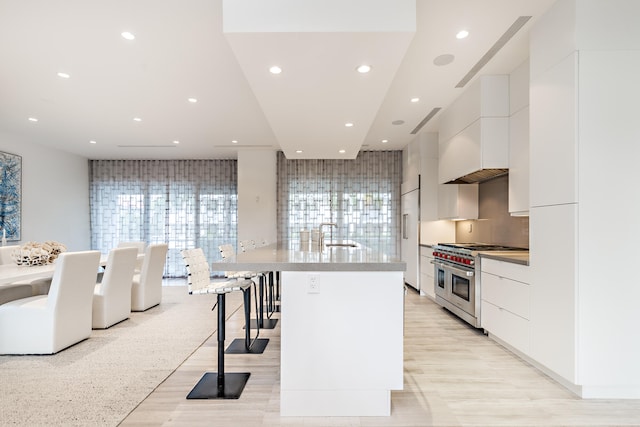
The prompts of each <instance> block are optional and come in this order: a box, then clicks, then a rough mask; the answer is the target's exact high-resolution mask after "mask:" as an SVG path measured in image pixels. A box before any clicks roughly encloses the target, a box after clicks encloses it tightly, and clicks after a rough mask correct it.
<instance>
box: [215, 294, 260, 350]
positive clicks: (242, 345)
mask: <svg viewBox="0 0 640 427" xmlns="http://www.w3.org/2000/svg"><path fill="white" fill-rule="evenodd" d="M254 286H255V284H254ZM242 293H243V300H244V324H245V326H244V330H245V332H244V341H243V340H242V339H240V338H237V339H235V340H233V341H232V342H231V344H229V347H227V350H226V351H225V353H226V354H262V353H264V350H265V349H266V348H267V344H269V339H268V338H260V327H259V325H257V327H256V328H255V329H256V337H255V338H254V339H253V340H252V339H251V288H250V287H249V288H247V289H246V290H244V291H242ZM256 302H257V301H256ZM247 325H248V326H249V327H247Z"/></svg>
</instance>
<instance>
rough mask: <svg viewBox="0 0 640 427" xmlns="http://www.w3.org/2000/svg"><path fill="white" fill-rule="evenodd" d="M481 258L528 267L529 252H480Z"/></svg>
mask: <svg viewBox="0 0 640 427" xmlns="http://www.w3.org/2000/svg"><path fill="white" fill-rule="evenodd" d="M480 256H481V257H482V258H489V259H495V260H498V261H504V262H512V263H514V264H523V265H529V251H487V252H480Z"/></svg>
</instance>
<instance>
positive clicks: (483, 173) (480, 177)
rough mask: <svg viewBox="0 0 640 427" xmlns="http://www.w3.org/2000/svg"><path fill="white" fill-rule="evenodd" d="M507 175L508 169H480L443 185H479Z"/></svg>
mask: <svg viewBox="0 0 640 427" xmlns="http://www.w3.org/2000/svg"><path fill="white" fill-rule="evenodd" d="M508 173H509V169H503V168H496V169H480V170H477V171H475V172H471V173H469V174H466V175H465V176H461V177H459V178H456V179H453V180H451V181H448V182H445V184H479V183H481V182H485V181H488V180H490V179H493V178H497V177H499V176H503V175H506V174H508Z"/></svg>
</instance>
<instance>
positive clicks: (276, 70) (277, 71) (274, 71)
mask: <svg viewBox="0 0 640 427" xmlns="http://www.w3.org/2000/svg"><path fill="white" fill-rule="evenodd" d="M269 72H270V73H271V74H280V73H281V72H282V68H280V67H278V66H277V65H274V66H273V67H271V68H269Z"/></svg>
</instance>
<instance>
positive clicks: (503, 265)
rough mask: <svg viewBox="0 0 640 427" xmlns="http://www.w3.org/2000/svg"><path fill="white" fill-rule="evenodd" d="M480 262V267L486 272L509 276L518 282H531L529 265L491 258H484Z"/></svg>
mask: <svg viewBox="0 0 640 427" xmlns="http://www.w3.org/2000/svg"><path fill="white" fill-rule="evenodd" d="M480 263H481V266H480V268H481V270H482V271H484V272H487V273H491V274H495V275H496V276H501V277H508V278H509V279H513V280H517V281H518V282H523V283H531V280H530V278H529V276H530V270H529V266H528V265H522V264H515V263H512V262H504V261H498V260H495V259H489V258H482V259H481V261H480Z"/></svg>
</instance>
